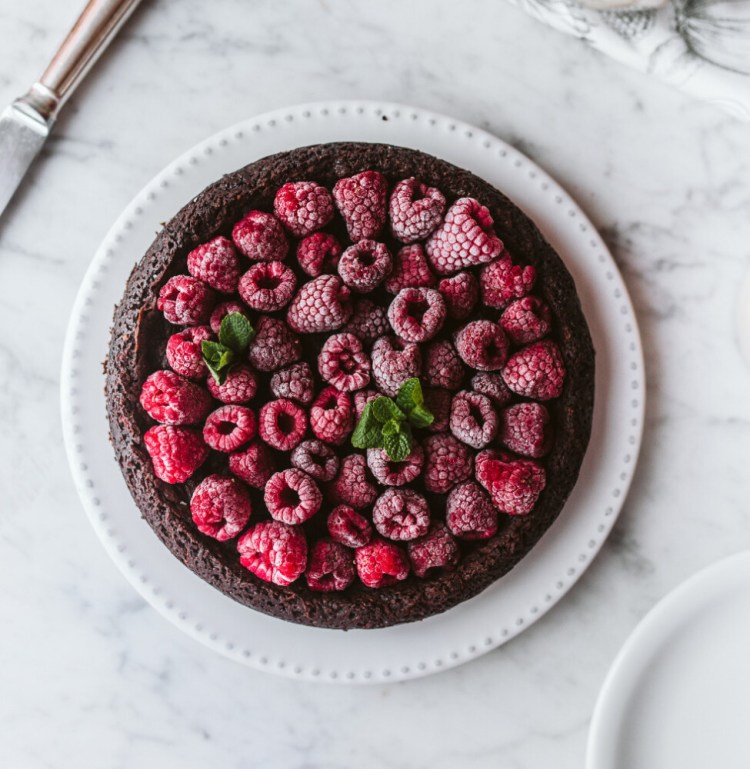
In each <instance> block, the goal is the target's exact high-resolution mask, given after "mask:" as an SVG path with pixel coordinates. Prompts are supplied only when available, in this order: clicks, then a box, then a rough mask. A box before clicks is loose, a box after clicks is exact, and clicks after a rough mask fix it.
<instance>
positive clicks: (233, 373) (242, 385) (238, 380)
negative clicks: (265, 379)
mask: <svg viewBox="0 0 750 769" xmlns="http://www.w3.org/2000/svg"><path fill="white" fill-rule="evenodd" d="M206 381H207V382H208V389H209V391H210V392H211V395H213V396H214V398H216V400H217V401H221V402H222V403H247V402H248V401H249V400H250V399H251V398H252V397H253V396H254V395H255V392H256V390H257V389H258V380H257V378H256V376H255V372H254V371H253V370H252V369H251V368H250V366H248V365H247V363H239V364H237V365H236V366H232V368H231V369H229V372H228V373H227V377H226V379H225V380H224V384H217V383H216V380H215V379H214V378H213V377H212V376H209V377H208V379H207V380H206Z"/></svg>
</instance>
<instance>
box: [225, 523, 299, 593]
mask: <svg viewBox="0 0 750 769" xmlns="http://www.w3.org/2000/svg"><path fill="white" fill-rule="evenodd" d="M237 552H239V554H240V563H241V564H242V565H243V566H244V567H245V568H246V569H248V570H249V571H251V572H252V573H253V574H255V576H256V577H259V578H260V579H263V580H265V581H266V582H273V583H274V584H275V585H281V586H282V587H286V586H287V585H291V584H292V582H294V580H296V579H297V578H298V577H299V576H300V575H301V574H302V573H303V572H304V570H305V566H306V565H307V541H306V540H305V535H304V534H303V533H302V531H301V529H298V528H297V527H295V526H287V525H286V524H284V523H280V522H279V521H261V522H260V523H256V524H255V526H252V527H251V528H249V529H248V530H247V531H246V532H245V533H244V534H243V535H242V536H241V537H240V539H239V541H238V542H237Z"/></svg>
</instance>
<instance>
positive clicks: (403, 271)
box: [384, 243, 436, 294]
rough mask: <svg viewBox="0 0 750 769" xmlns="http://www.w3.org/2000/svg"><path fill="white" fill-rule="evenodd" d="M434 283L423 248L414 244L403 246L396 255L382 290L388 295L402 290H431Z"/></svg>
mask: <svg viewBox="0 0 750 769" xmlns="http://www.w3.org/2000/svg"><path fill="white" fill-rule="evenodd" d="M435 283H436V280H435V276H434V275H433V274H432V271H431V270H430V266H429V265H428V264H427V258H426V257H425V255H424V248H422V246H421V244H419V243H415V244H414V245H413V246H404V247H403V248H402V249H400V250H399V251H398V252H397V253H396V258H395V259H394V260H393V270H392V272H391V274H390V275H389V276H388V277H387V278H386V281H385V283H384V288H385V290H386V291H388V293H390V294H397V293H398V292H399V291H400V290H401V289H402V288H431V287H432V286H434V285H435Z"/></svg>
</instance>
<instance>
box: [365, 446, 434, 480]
mask: <svg viewBox="0 0 750 769" xmlns="http://www.w3.org/2000/svg"><path fill="white" fill-rule="evenodd" d="M423 464H424V451H423V450H422V447H421V446H420V445H419V444H418V443H415V444H414V445H413V447H412V450H411V454H409V456H408V457H407V458H406V459H404V460H403V462H394V461H393V460H392V459H391V458H390V457H389V456H388V454H386V453H385V449H367V465H368V467H369V468H370V472H371V473H372V474H373V475H374V476H375V478H376V479H377V480H379V481H380V483H382V484H383V485H384V486H403V485H405V484H407V483H411V482H412V481H413V480H415V479H416V478H418V477H419V474H420V473H421V472H422V465H423Z"/></svg>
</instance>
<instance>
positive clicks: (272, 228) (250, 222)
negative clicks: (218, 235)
mask: <svg viewBox="0 0 750 769" xmlns="http://www.w3.org/2000/svg"><path fill="white" fill-rule="evenodd" d="M232 240H234V244H235V245H236V246H237V248H239V250H240V251H242V253H243V254H244V255H245V256H246V257H247V258H248V259H252V260H253V261H254V262H274V261H283V260H284V259H286V254H287V251H288V250H289V243H287V239H286V236H285V235H284V229H283V227H282V226H281V223H280V222H279V220H278V219H276V218H275V217H274V216H272V215H271V214H267V213H265V212H264V211H251V212H250V213H249V214H247V216H245V218H244V219H240V221H239V222H237V224H235V225H234V229H233V230H232Z"/></svg>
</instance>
